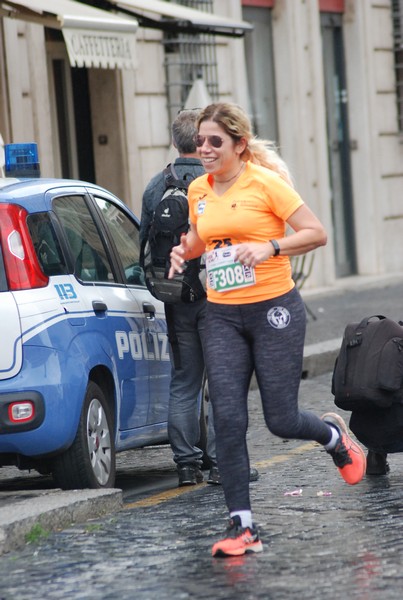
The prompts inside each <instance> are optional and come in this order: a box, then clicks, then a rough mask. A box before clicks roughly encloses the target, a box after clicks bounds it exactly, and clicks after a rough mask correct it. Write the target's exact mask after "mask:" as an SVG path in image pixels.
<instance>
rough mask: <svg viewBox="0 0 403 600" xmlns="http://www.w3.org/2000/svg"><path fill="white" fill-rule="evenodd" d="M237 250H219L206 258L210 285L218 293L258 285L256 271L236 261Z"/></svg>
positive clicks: (211, 252)
mask: <svg viewBox="0 0 403 600" xmlns="http://www.w3.org/2000/svg"><path fill="white" fill-rule="evenodd" d="M236 248H237V247H236V246H227V247H225V248H217V249H216V250H211V251H210V252H208V254H207V256H206V269H207V279H208V284H209V286H210V287H211V288H212V289H213V290H215V291H216V292H228V291H230V290H236V289H239V288H243V287H248V286H250V285H254V284H255V283H256V278H255V269H254V268H253V267H247V266H246V265H242V264H241V263H240V262H239V261H235V258H234V257H235V252H236Z"/></svg>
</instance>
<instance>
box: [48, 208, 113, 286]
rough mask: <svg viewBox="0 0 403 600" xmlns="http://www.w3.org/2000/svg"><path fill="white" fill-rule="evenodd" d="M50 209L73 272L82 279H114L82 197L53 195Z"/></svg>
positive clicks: (110, 280)
mask: <svg viewBox="0 0 403 600" xmlns="http://www.w3.org/2000/svg"><path fill="white" fill-rule="evenodd" d="M53 209H54V211H55V213H56V215H57V216H58V218H59V220H60V223H61V226H62V228H63V229H64V232H65V234H66V237H67V240H68V242H69V246H70V250H71V253H72V256H73V259H74V274H75V276H76V277H77V278H78V279H81V280H82V281H101V282H103V281H106V282H112V281H114V280H115V278H114V275H113V272H112V267H111V265H110V261H109V258H108V255H107V252H106V249H105V246H104V244H103V242H102V239H101V236H100V234H99V231H98V228H97V226H96V224H95V221H94V219H93V217H92V215H91V213H90V211H89V209H88V206H87V204H86V202H85V198H84V197H83V196H62V197H59V198H56V199H55V200H54V201H53Z"/></svg>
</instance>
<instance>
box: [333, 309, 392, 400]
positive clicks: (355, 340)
mask: <svg viewBox="0 0 403 600" xmlns="http://www.w3.org/2000/svg"><path fill="white" fill-rule="evenodd" d="M332 393H333V395H334V402H335V404H336V406H338V407H339V408H342V409H343V410H351V411H353V410H358V411H361V410H364V411H366V410H370V409H371V408H372V409H373V408H388V407H391V406H392V404H395V403H397V404H402V403H403V323H401V322H396V321H394V320H393V319H388V318H387V317H384V316H383V315H374V316H372V317H366V318H365V319H362V321H361V322H360V323H350V324H349V325H347V327H346V329H345V331H344V336H343V341H342V344H341V349H340V353H339V356H338V357H337V360H336V364H335V367H334V371H333V378H332Z"/></svg>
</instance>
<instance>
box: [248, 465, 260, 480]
mask: <svg viewBox="0 0 403 600" xmlns="http://www.w3.org/2000/svg"><path fill="white" fill-rule="evenodd" d="M259 477H260V475H259V471H258V470H257V469H255V468H254V467H251V468H250V471H249V481H257V480H258V479H259Z"/></svg>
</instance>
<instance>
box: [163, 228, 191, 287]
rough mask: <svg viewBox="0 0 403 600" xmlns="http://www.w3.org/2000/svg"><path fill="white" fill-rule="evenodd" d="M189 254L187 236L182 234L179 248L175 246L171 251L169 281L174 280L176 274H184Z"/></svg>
mask: <svg viewBox="0 0 403 600" xmlns="http://www.w3.org/2000/svg"><path fill="white" fill-rule="evenodd" d="M187 254H189V247H188V243H187V238H186V234H185V233H182V235H181V243H180V244H179V246H174V247H173V248H172V250H171V254H170V257H171V268H170V269H169V273H168V279H173V278H174V276H175V273H183V265H184V263H185V256H186V255H187Z"/></svg>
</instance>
